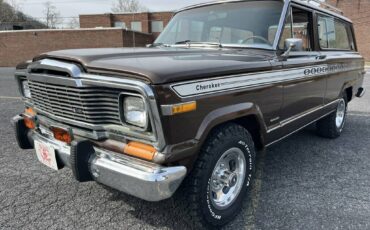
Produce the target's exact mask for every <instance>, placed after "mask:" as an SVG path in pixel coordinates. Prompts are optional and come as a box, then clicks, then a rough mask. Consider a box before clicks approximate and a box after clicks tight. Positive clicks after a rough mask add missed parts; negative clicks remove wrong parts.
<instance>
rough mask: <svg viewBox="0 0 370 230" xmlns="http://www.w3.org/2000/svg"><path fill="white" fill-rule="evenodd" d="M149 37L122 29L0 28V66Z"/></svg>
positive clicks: (145, 41)
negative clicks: (66, 50) (50, 53)
mask: <svg viewBox="0 0 370 230" xmlns="http://www.w3.org/2000/svg"><path fill="white" fill-rule="evenodd" d="M133 37H135V42H134V41H133ZM152 39H153V38H152V35H151V34H148V33H142V32H134V31H130V30H123V29H121V28H101V29H95V28H90V29H79V30H74V29H68V30H65V29H64V30H21V31H0V67H3V66H13V67H14V66H16V65H17V64H18V63H20V62H22V61H26V60H29V59H32V58H33V57H34V56H36V55H38V54H40V53H44V52H49V51H53V50H62V49H82V48H110V47H133V46H136V47H143V46H145V45H146V44H149V43H151V42H152Z"/></svg>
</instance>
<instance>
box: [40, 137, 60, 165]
mask: <svg viewBox="0 0 370 230" xmlns="http://www.w3.org/2000/svg"><path fill="white" fill-rule="evenodd" d="M35 149H36V155H37V158H38V159H39V161H40V162H41V163H43V164H44V165H46V166H48V167H50V168H52V169H54V170H58V169H59V168H58V164H57V159H56V156H55V149H54V148H53V147H52V146H50V145H48V144H46V143H42V142H40V141H35Z"/></svg>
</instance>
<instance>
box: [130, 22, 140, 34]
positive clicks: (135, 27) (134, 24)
mask: <svg viewBox="0 0 370 230" xmlns="http://www.w3.org/2000/svg"><path fill="white" fill-rule="evenodd" d="M131 30H134V31H139V32H141V31H142V28H141V22H131Z"/></svg>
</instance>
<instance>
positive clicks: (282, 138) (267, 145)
mask: <svg viewBox="0 0 370 230" xmlns="http://www.w3.org/2000/svg"><path fill="white" fill-rule="evenodd" d="M333 111H334V110H333ZM333 111H331V112H329V113H326V114H325V115H323V116H321V117H319V118H317V119H315V120H313V121H311V122H310V123H308V124H306V125H304V126H302V127H300V128H298V129H297V130H294V131H293V132H291V133H289V134H287V135H285V136H283V137H281V138H279V139H277V140H275V141H273V142H271V143H269V144H266V145H265V147H269V146H271V145H273V144H276V143H278V142H280V141H282V140H284V139H285V138H287V137H289V136H291V135H292V134H294V133H296V132H298V131H300V130H302V129H304V128H306V127H307V126H309V125H311V124H312V123H314V122H316V121H318V120H320V119H321V118H324V117H326V116H328V115H329V114H331V113H332V112H333Z"/></svg>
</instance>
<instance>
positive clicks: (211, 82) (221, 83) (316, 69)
mask: <svg viewBox="0 0 370 230" xmlns="http://www.w3.org/2000/svg"><path fill="white" fill-rule="evenodd" d="M358 68H360V67H359V66H357V64H354V65H342V64H323V65H313V66H306V67H299V68H290V69H282V70H273V71H264V72H256V73H247V74H239V75H228V76H222V77H215V78H208V79H202V80H192V81H185V82H181V83H175V84H172V85H170V87H171V89H172V90H173V91H174V92H175V93H176V94H177V95H178V96H179V97H180V98H188V97H195V96H200V95H208V94H213V93H219V92H225V91H232V90H238V89H245V88H252V87H261V86H266V85H271V84H275V83H280V82H281V83H283V82H289V81H294V80H300V79H311V78H315V77H320V76H326V75H327V74H333V73H337V72H341V73H343V72H346V71H353V70H357V69H358Z"/></svg>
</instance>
